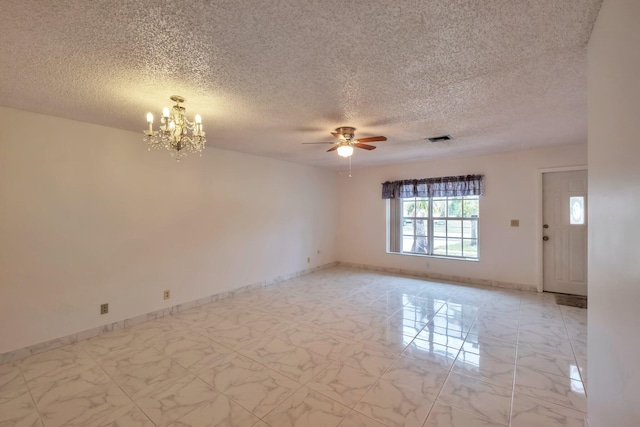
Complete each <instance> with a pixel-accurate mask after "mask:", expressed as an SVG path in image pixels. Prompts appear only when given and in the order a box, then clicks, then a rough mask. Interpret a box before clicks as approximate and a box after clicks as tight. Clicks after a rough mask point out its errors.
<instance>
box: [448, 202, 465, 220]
mask: <svg viewBox="0 0 640 427" xmlns="http://www.w3.org/2000/svg"><path fill="white" fill-rule="evenodd" d="M447 204H448V208H447V216H448V217H449V218H460V217H461V216H462V199H458V198H450V199H449V200H448V202H447Z"/></svg>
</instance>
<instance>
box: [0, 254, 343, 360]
mask: <svg viewBox="0 0 640 427" xmlns="http://www.w3.org/2000/svg"><path fill="white" fill-rule="evenodd" d="M337 264H338V263H337V262H331V263H328V264H323V265H321V266H318V267H312V268H307V269H304V270H300V271H296V272H293V273H289V274H285V275H282V276H278V277H275V278H273V279H270V280H264V281H262V282H257V283H252V284H250V285H246V286H243V287H240V288H237V289H234V290H232V291H227V292H221V293H218V294H214V295H210V296H207V297H204V298H200V299H197V300H195V301H190V302H186V303H183V304H176V305H174V306H171V307H166V308H163V309H160V310H155V311H152V312H150V313H145V314H141V315H139V316H135V317H130V318H127V319H123V320H120V321H117V322H113V323H109V324H106V325H102V326H98V327H96V328H91V329H87V330H84V331H80V332H77V333H74V334H70V335H66V336H64V337H60V338H55V339H52V340H48V341H45V342H42V343H39V344H34V345H30V346H28V347H24V348H20V349H17V350H13V351H9V352H6V353H2V354H0V365H2V364H5V363H11V362H18V361H20V360H23V359H25V358H27V357H29V356H33V355H35V354H38V353H43V352H45V351H48V350H53V349H55V348H58V347H62V346H65V345H69V344H75V343H77V342H79V341H83V340H88V339H89V338H93V337H97V336H98V335H102V334H106V333H108V332H111V331H116V330H118V329H125V328H129V327H131V326H133V325H137V324H140V323H144V322H148V321H150V320H155V319H160V318H162V317H165V316H171V315H174V314H178V313H181V312H183V311H186V310H189V309H191V308H194V307H198V306H201V305H205V304H209V303H212V302H214V301H218V300H221V299H225V298H230V297H232V296H234V295H239V294H241V293H243V292H247V291H250V290H252V289H258V288H262V287H265V286H271V285H275V284H276V283H280V282H284V281H285V280H289V279H293V278H295V277H300V276H304V275H307V274H310V273H313V272H314V271H319V270H324V269H326V268H330V267H335V266H336V265H337Z"/></svg>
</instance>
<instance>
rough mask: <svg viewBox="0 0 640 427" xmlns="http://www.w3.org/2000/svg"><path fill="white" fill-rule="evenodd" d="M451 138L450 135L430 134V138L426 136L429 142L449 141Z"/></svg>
mask: <svg viewBox="0 0 640 427" xmlns="http://www.w3.org/2000/svg"><path fill="white" fill-rule="evenodd" d="M452 139H453V137H452V136H451V135H442V136H432V137H431V138H427V140H428V141H430V142H442V141H451V140H452Z"/></svg>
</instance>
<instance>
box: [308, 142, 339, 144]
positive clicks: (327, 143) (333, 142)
mask: <svg viewBox="0 0 640 427" xmlns="http://www.w3.org/2000/svg"><path fill="white" fill-rule="evenodd" d="M301 144H335V142H301Z"/></svg>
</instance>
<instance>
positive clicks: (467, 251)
mask: <svg viewBox="0 0 640 427" xmlns="http://www.w3.org/2000/svg"><path fill="white" fill-rule="evenodd" d="M462 256H464V257H467V258H478V240H477V239H464V246H463V248H462Z"/></svg>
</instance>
